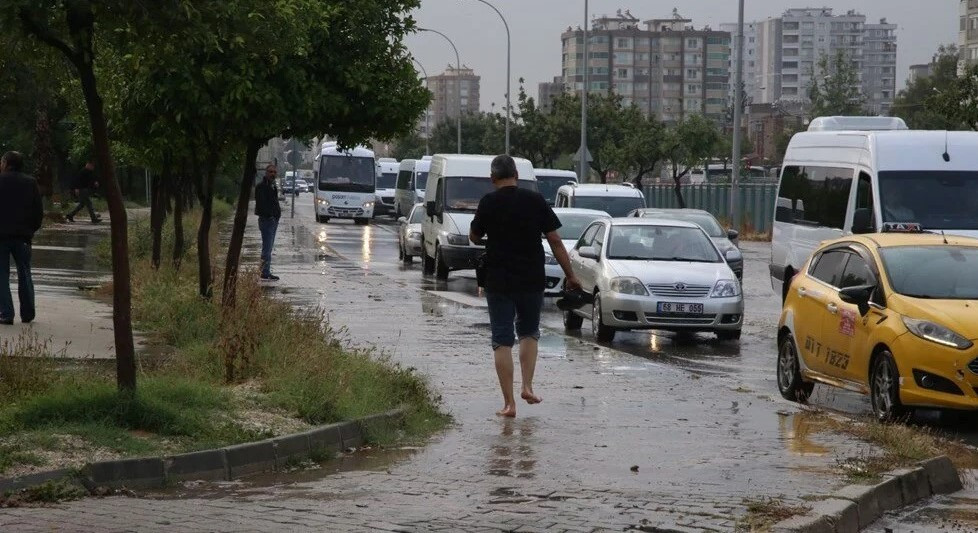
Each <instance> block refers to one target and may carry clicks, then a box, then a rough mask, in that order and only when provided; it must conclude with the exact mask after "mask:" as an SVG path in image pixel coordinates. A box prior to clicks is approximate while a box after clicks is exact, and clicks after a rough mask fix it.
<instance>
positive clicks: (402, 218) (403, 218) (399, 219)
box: [397, 217, 407, 224]
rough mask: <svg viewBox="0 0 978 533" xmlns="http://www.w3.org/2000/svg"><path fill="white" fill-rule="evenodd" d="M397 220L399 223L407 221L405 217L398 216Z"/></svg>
mask: <svg viewBox="0 0 978 533" xmlns="http://www.w3.org/2000/svg"><path fill="white" fill-rule="evenodd" d="M397 221H398V222H400V223H401V224H404V223H406V222H407V217H398V219H397Z"/></svg>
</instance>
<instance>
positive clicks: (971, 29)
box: [958, 0, 978, 70]
mask: <svg viewBox="0 0 978 533" xmlns="http://www.w3.org/2000/svg"><path fill="white" fill-rule="evenodd" d="M958 9H959V12H960V20H961V25H960V26H959V28H958V50H959V51H960V53H961V61H960V62H959V64H958V70H964V68H965V67H966V66H968V65H973V64H975V63H978V0H960V1H959V3H958Z"/></svg>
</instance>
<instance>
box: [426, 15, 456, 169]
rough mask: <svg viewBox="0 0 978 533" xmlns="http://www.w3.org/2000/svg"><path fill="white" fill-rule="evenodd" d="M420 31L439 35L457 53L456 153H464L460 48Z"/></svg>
mask: <svg viewBox="0 0 978 533" xmlns="http://www.w3.org/2000/svg"><path fill="white" fill-rule="evenodd" d="M418 31H427V32H431V33H437V34H438V35H441V36H442V37H444V38H445V40H446V41H448V44H450V45H452V50H454V51H455V97H456V98H457V99H458V113H456V116H455V129H456V134H457V135H458V151H457V152H456V153H459V154H460V153H462V59H461V56H459V55H458V48H457V47H456V46H455V43H454V42H452V40H451V39H449V38H448V36H447V35H445V34H444V33H442V32H440V31H438V30H432V29H429V28H418Z"/></svg>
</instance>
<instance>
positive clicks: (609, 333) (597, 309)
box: [591, 294, 615, 342]
mask: <svg viewBox="0 0 978 533" xmlns="http://www.w3.org/2000/svg"><path fill="white" fill-rule="evenodd" d="M591 333H593V334H594V337H595V338H596V339H597V340H598V342H611V341H613V340H615V328H612V327H610V326H606V325H605V324H604V319H602V318H601V295H600V294H595V295H594V304H592V307H591Z"/></svg>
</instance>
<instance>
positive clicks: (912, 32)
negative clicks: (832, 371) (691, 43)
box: [407, 0, 958, 111]
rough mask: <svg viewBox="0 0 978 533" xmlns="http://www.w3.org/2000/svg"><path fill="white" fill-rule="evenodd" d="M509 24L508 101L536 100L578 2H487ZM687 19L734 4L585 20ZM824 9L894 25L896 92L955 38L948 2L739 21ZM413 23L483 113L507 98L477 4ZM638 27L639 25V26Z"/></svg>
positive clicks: (648, 8)
mask: <svg viewBox="0 0 978 533" xmlns="http://www.w3.org/2000/svg"><path fill="white" fill-rule="evenodd" d="M489 1H490V2H492V3H493V4H494V5H495V6H496V7H497V8H499V10H500V11H502V12H503V15H505V16H506V19H507V20H508V22H509V24H510V30H511V32H512V35H513V74H512V83H513V100H514V101H515V100H516V95H517V94H518V90H519V89H518V80H519V79H520V78H524V79H525V80H526V85H527V92H528V93H529V94H530V95H531V96H533V97H534V98H536V96H537V83H539V82H541V81H549V80H551V79H552V78H553V77H554V76H558V75H560V73H561V72H560V68H561V66H560V60H561V43H560V34H561V33H562V32H563V31H564V30H566V29H567V27H568V26H574V27H575V28H576V27H577V26H579V25H581V24H582V23H583V21H584V0H489ZM674 6H676V7H680V11H679V12H680V14H681V15H683V16H684V17H686V18H691V19H693V24H694V25H695V26H696V27H697V28H701V27H703V26H704V25H710V26H711V27H712V28H714V29H719V26H720V23H723V22H736V21H737V2H736V0H683V1H682V2H679V1H678V0H673V2H672V3H670V2H650V1H648V0H591V2H590V7H591V14H592V15H595V14H597V15H600V14H614V13H615V12H616V11H617V10H618V9H622V10H624V9H629V10H631V12H632V14H633V15H634V16H636V17H638V18H639V19H641V20H643V21H645V20H647V19H651V18H666V17H668V16H670V15H671V14H672V8H673V7H674ZM822 6H825V7H831V8H833V9H834V10H835V12H836V13H845V12H846V11H848V10H849V9H856V10H858V11H860V12H861V13H863V14H864V15H866V16H867V20H868V21H870V22H877V21H878V19H879V18H881V17H886V18H887V19H888V22H890V23H895V24H898V25H899V29H898V30H897V46H898V51H897V88H898V89H899V88H901V87H902V86H903V84H904V80H905V79H906V77H907V75H908V68H909V66H910V65H912V64H915V63H925V62H927V61H929V60H930V57H931V56H932V55H933V53H934V52H935V51H936V50H937V47H938V46H939V45H940V44H943V43H953V42H956V41H957V38H958V33H957V30H958V2H957V1H955V0H930V1H920V0H848V1H835V0H821V1H815V0H812V1H811V2H808V3H806V2H803V1H802V2H786V1H785V0H746V8H745V19H746V20H748V21H750V20H760V19H764V18H767V17H773V16H778V15H780V14H781V13H782V12H784V10H785V9H787V8H791V7H822ZM414 16H415V19H416V20H417V21H418V25H419V26H422V27H428V28H432V29H436V30H439V31H441V32H443V33H445V34H446V35H448V36H449V37H450V38H451V39H452V40H453V41H455V44H456V45H457V46H458V51H459V55H461V57H462V63H464V64H466V65H468V66H470V67H472V68H474V69H475V71H476V74H478V75H480V76H481V77H482V94H481V98H482V102H481V104H482V108H483V110H486V111H488V110H489V109H490V106H491V104H492V103H493V102H495V103H496V109H497V110H499V109H500V107H501V105H502V104H503V102H504V101H505V93H506V32H505V30H504V29H503V24H502V21H501V20H500V19H499V16H498V15H496V13H495V12H493V11H492V10H491V9H490V8H489V7H488V6H486V5H484V4H482V3H480V2H479V1H478V0H421V8H420V9H418V10H417V11H416V12H415V14H414ZM643 27H644V26H643ZM407 43H408V47H409V48H410V50H411V52H412V53H413V54H414V55H415V57H416V58H417V59H418V61H420V62H421V63H422V64H423V65H424V68H425V69H427V71H428V74H429V75H432V76H433V75H435V74H438V73H440V72H442V71H443V70H444V69H445V67H446V66H447V65H448V64H449V63H452V64H454V63H455V53H454V52H453V51H452V49H451V47H450V46H449V45H448V43H447V42H446V41H445V40H444V39H443V38H442V37H440V36H438V35H436V34H433V33H419V34H417V35H413V36H411V37H409V38H408V40H407Z"/></svg>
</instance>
